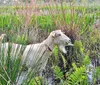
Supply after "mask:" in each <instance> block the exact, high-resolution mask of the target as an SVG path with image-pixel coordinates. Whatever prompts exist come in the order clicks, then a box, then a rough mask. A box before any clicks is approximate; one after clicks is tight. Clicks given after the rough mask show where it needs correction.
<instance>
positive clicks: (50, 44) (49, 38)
mask: <svg viewBox="0 0 100 85" xmlns="http://www.w3.org/2000/svg"><path fill="white" fill-rule="evenodd" d="M43 44H45V45H47V46H48V47H49V48H51V49H53V47H54V46H55V44H54V40H53V38H52V37H51V36H49V37H48V38H47V39H46V40H44V41H43Z"/></svg>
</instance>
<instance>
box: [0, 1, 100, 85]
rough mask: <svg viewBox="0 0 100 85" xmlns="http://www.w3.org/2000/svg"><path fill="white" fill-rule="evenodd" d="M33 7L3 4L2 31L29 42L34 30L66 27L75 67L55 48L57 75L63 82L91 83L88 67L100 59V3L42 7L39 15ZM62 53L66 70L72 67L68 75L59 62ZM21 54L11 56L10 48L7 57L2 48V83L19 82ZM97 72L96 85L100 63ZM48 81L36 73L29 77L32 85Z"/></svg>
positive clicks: (69, 84)
mask: <svg viewBox="0 0 100 85" xmlns="http://www.w3.org/2000/svg"><path fill="white" fill-rule="evenodd" d="M61 4H62V3H61ZM20 10H21V11H22V12H21V13H20V12H19V11H20ZM23 10H24V11H23ZM25 10H26V11H25ZM28 10H31V13H30V15H31V16H30V15H28ZM32 10H35V9H34V7H30V6H28V7H27V6H24V7H23V6H8V7H0V33H6V34H7V36H8V38H9V40H8V41H9V42H15V43H21V44H23V45H27V44H29V43H30V41H31V40H30V35H29V32H31V31H32V30H37V29H38V30H40V29H41V30H43V31H46V32H47V33H48V32H49V33H50V32H51V31H52V30H56V29H66V30H67V33H66V34H67V35H68V36H72V37H73V39H74V47H73V50H71V51H72V52H70V54H69V55H68V57H67V59H70V60H71V66H70V65H69V63H68V61H67V59H66V58H65V57H64V55H63V54H62V53H59V52H58V51H59V49H58V48H57V47H55V48H54V50H53V58H51V59H50V62H52V70H53V75H54V76H55V79H60V83H59V84H60V85H89V82H88V76H87V72H86V71H87V67H88V65H89V64H90V62H91V61H92V60H93V59H95V58H96V59H99V61H100V27H99V29H98V28H93V24H94V22H95V21H96V20H97V19H100V6H96V7H93V6H77V5H75V6H74V4H72V5H71V6H69V5H56V4H55V5H54V6H52V5H50V6H49V5H47V6H40V7H38V8H37V11H38V10H39V15H38V14H37V15H36V14H35V13H34V12H33V11H32ZM23 12H24V13H23ZM45 12H47V14H45ZM41 13H42V14H41ZM59 56H61V59H62V63H63V67H64V69H66V68H69V69H68V70H67V71H66V73H65V74H63V70H61V68H60V67H59V65H58V64H59ZM18 57H19V58H18V59H13V60H12V59H11V55H10V47H9V52H8V55H7V58H8V59H7V60H5V59H4V54H3V53H2V52H1V50H0V85H12V84H15V83H16V82H15V80H16V78H17V75H18V72H19V71H21V67H20V66H19V64H20V60H21V58H20V57H21V55H20V56H18ZM12 65H13V66H12ZM94 72H95V73H94V74H93V81H92V84H93V85H96V80H97V79H99V80H100V66H96V67H95V69H94ZM33 74H34V73H33ZM33 74H32V75H33ZM32 75H31V76H30V78H31V77H32ZM64 76H66V78H64ZM30 78H29V79H30ZM44 81H45V82H46V84H47V85H48V83H47V81H46V80H45V78H44V77H43V78H41V77H40V76H36V75H34V77H33V78H31V79H30V82H29V81H28V79H27V80H26V82H28V83H27V84H28V85H42V84H43V83H44ZM57 84H58V83H57Z"/></svg>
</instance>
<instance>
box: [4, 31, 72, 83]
mask: <svg viewBox="0 0 100 85" xmlns="http://www.w3.org/2000/svg"><path fill="white" fill-rule="evenodd" d="M11 45H12V46H11V55H12V56H13V57H15V55H18V54H19V53H20V49H21V47H22V45H19V44H14V43H13V44H11ZM55 45H57V46H58V47H59V49H60V50H61V51H62V52H63V53H67V51H66V49H65V46H67V45H72V44H71V39H70V38H69V37H67V36H66V35H65V34H64V33H63V32H62V31H61V30H56V31H53V32H51V33H50V35H49V36H48V38H47V39H46V40H44V41H43V42H41V43H37V44H30V45H27V46H26V47H25V50H24V52H23V54H22V58H21V65H23V64H24V65H25V66H26V67H27V68H28V71H30V69H31V71H34V72H35V71H41V72H42V71H43V70H44V69H45V66H46V64H47V61H48V58H49V56H50V55H51V54H52V50H53V48H54V47H55ZM3 46H4V48H6V49H5V53H7V50H8V43H5V44H3ZM5 56H6V55H5ZM13 57H12V58H13ZM25 75H26V74H24V76H23V78H25ZM23 78H22V76H21V77H20V78H19V80H20V81H19V82H20V83H21V81H22V79H23ZM18 84H19V83H18Z"/></svg>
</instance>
